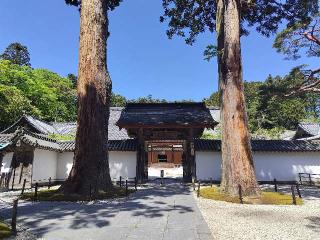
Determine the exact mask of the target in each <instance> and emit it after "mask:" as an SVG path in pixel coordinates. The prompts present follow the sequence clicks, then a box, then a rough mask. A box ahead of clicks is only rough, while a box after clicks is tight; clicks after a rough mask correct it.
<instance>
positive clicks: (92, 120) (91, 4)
mask: <svg viewBox="0 0 320 240" xmlns="http://www.w3.org/2000/svg"><path fill="white" fill-rule="evenodd" d="M106 3H107V1H106V0H82V2H81V20H80V53H79V78H78V88H77V91H78V128H77V135H76V149H75V156H74V164H73V167H72V170H71V172H70V175H69V177H68V179H67V181H66V182H65V183H64V185H63V186H62V187H61V191H62V192H63V193H65V194H70V193H77V194H81V195H88V194H89V191H90V189H92V191H93V192H94V193H97V192H98V190H106V189H109V188H111V187H112V183H111V179H110V174H109V164H108V151H107V139H108V119H109V105H110V95H111V79H110V78H109V75H108V73H107V70H106V40H107V15H106V13H107V6H106Z"/></svg>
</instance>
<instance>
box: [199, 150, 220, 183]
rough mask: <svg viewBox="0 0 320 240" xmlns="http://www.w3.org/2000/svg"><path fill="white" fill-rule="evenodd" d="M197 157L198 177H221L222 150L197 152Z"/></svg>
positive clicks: (200, 178) (201, 178)
mask: <svg viewBox="0 0 320 240" xmlns="http://www.w3.org/2000/svg"><path fill="white" fill-rule="evenodd" d="M195 157H196V175H197V179H199V180H209V179H210V178H212V179H213V180H220V179H221V152H196V154H195Z"/></svg>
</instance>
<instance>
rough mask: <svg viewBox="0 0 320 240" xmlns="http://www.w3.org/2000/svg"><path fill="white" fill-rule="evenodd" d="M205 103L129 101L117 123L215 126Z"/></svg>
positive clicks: (123, 126) (139, 125)
mask: <svg viewBox="0 0 320 240" xmlns="http://www.w3.org/2000/svg"><path fill="white" fill-rule="evenodd" d="M216 124H217V122H215V121H214V120H213V118H212V116H211V114H210V111H209V109H208V108H207V107H206V106H205V104H204V103H144V104H142V103H129V104H127V106H126V107H125V109H124V110H123V111H122V113H121V116H120V119H119V121H118V122H117V125H118V126H119V127H121V128H128V127H157V128H161V127H162V128H163V127H196V128H203V127H214V126H215V125H216Z"/></svg>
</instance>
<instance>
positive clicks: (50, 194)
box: [21, 187, 134, 202]
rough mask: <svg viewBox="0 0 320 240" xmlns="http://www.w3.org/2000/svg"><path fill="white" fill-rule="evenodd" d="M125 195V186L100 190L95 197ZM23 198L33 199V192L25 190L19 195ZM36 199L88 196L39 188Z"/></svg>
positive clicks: (72, 200)
mask: <svg viewBox="0 0 320 240" xmlns="http://www.w3.org/2000/svg"><path fill="white" fill-rule="evenodd" d="M133 192H134V190H133V189H128V193H129V194H130V193H133ZM125 196H126V190H125V188H120V187H113V189H112V190H110V191H108V192H105V191H100V192H99V194H98V196H97V197H95V199H112V198H122V197H125ZM21 199H24V200H31V201H32V200H35V199H34V192H27V193H24V194H23V195H22V196H21ZM37 200H38V201H66V202H76V201H88V200H89V196H81V195H78V194H61V193H59V190H58V189H50V190H41V191H39V192H38V197H37Z"/></svg>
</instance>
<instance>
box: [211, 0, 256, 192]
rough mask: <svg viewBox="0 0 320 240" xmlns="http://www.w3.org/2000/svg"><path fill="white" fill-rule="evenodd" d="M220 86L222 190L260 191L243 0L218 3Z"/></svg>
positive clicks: (223, 0)
mask: <svg viewBox="0 0 320 240" xmlns="http://www.w3.org/2000/svg"><path fill="white" fill-rule="evenodd" d="M217 8H218V9H217V21H216V25H217V42H218V66H219V89H220V92H221V101H220V102H221V124H222V181H221V189H222V190H223V191H224V192H226V193H228V194H230V195H237V194H238V191H239V185H241V187H242V192H243V194H244V195H256V194H259V189H258V184H257V180H256V176H255V171H254V164H253V157H252V151H251V142H250V135H249V131H248V120H247V115H246V106H245V99H244V85H243V77H242V63H241V46H240V0H219V1H218V4H217Z"/></svg>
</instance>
